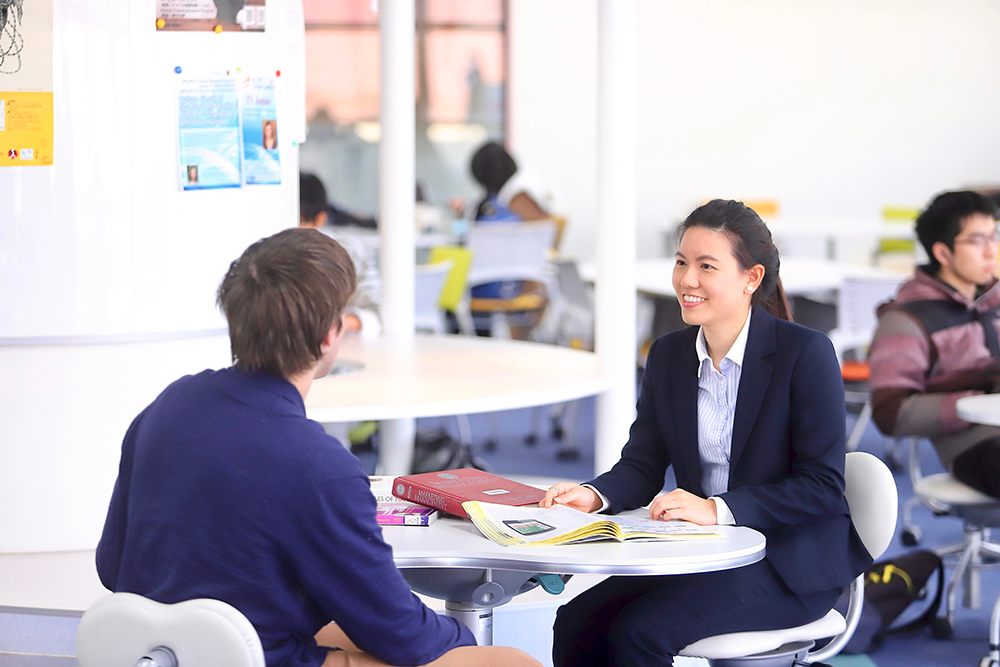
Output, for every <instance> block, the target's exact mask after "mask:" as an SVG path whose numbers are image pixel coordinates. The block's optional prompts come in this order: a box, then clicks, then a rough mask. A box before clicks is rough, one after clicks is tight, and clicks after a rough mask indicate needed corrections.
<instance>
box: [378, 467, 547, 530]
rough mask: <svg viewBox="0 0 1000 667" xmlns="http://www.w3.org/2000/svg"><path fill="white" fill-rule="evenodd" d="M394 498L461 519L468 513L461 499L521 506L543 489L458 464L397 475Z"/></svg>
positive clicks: (533, 500) (534, 502)
mask: <svg viewBox="0 0 1000 667" xmlns="http://www.w3.org/2000/svg"><path fill="white" fill-rule="evenodd" d="M392 494H393V495H394V496H395V499H396V500H397V501H398V500H405V501H407V502H411V503H417V504H419V505H425V506H427V507H433V508H435V509H439V510H441V511H443V512H447V513H449V514H454V515H455V516H460V517H462V518H463V519H467V518H469V514H468V513H467V512H466V511H465V509H463V507H462V503H464V502H466V501H469V500H477V501H482V502H490V503H496V504H501V505H511V506H515V507H523V506H525V505H537V504H538V501H540V500H541V499H542V498H544V497H545V491H543V490H541V489H537V488H535V487H533V486H528V485H527V484H521V483H520V482H515V481H513V480H510V479H507V478H505V477H500V476H498V475H494V474H491V473H488V472H483V471H482V470H476V469H475V468H458V469H455V470H441V471H438V472H425V473H421V474H419V475H404V476H402V477H397V478H396V479H395V481H394V482H393V485H392Z"/></svg>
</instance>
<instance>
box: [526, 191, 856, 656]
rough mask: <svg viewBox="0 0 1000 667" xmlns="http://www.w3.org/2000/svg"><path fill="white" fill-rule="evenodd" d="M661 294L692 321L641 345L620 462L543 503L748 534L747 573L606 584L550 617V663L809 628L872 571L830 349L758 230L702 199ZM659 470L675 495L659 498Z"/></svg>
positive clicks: (731, 208)
mask: <svg viewBox="0 0 1000 667" xmlns="http://www.w3.org/2000/svg"><path fill="white" fill-rule="evenodd" d="M679 233H680V242H679V246H678V248H679V249H678V251H677V259H676V265H675V268H674V275H673V285H674V289H675V290H676V292H677V298H678V301H679V304H680V307H681V312H682V316H683V318H684V321H685V322H686V323H688V324H692V325H696V326H692V327H688V328H686V329H683V330H681V331H677V332H674V333H671V334H668V335H666V336H664V337H662V338H660V339H658V340H657V341H656V342H654V343H653V345H652V347H651V348H650V351H649V356H648V360H647V365H646V370H645V373H644V374H643V378H642V386H641V389H640V393H639V400H638V405H637V416H636V420H635V422H634V423H633V424H632V428H631V431H630V434H629V440H628V443H627V444H626V445H625V448H624V449H623V450H622V458H621V460H620V461H619V462H618V463H617V464H615V466H614V467H613V468H612V469H611V470H610V471H609V472H607V473H605V474H603V475H601V476H600V477H598V478H597V479H595V480H593V481H591V482H589V483H588V484H587V485H584V486H581V485H578V484H567V483H559V484H556V485H555V486H554V487H552V488H551V489H549V491H548V492H547V493H546V496H545V499H544V500H543V501H542V504H543V506H549V505H551V504H552V503H553V502H554V503H558V504H564V505H568V506H571V507H575V508H577V509H581V510H584V511H587V512H595V511H606V512H609V513H612V514H616V513H618V512H621V511H624V510H629V509H634V508H638V507H642V506H643V505H645V504H647V503H650V506H649V514H650V516H651V517H652V518H654V519H663V520H670V519H685V520H687V521H692V522H694V523H698V524H702V525H712V524H736V525H741V526H749V527H751V528H754V529H756V530H759V531H761V532H762V533H763V534H764V535H765V536H766V538H767V556H766V557H765V559H764V560H762V561H759V562H757V563H755V564H753V565H748V566H746V567H741V568H737V569H734V570H725V571H720V572H711V573H705V574H691V575H684V576H650V577H611V578H609V579H607V580H605V581H604V582H602V583H600V584H598V585H597V586H595V587H593V588H591V589H589V590H587V591H585V592H584V593H582V594H581V595H579V596H577V597H576V598H574V599H573V600H571V601H570V602H569V603H568V604H566V605H564V606H563V607H561V608H560V609H559V612H558V614H557V617H556V623H555V638H554V642H553V658H554V662H555V665H556V666H557V667H560V666H569V665H573V666H576V667H579V666H585V665H609V664H614V665H622V666H625V665H631V666H635V667H639V666H643V667H652V666H655V665H671V664H673V656H675V655H677V653H678V652H679V651H680V650H681V649H682V648H684V647H685V646H687V645H688V644H691V643H693V642H695V641H697V640H699V639H703V638H704V637H708V636H712V635H717V634H722V633H729V632H741V631H747V630H767V629H776V628H781V627H789V626H794V625H799V624H803V623H808V622H810V621H813V620H816V619H818V618H820V617H821V616H823V615H824V614H826V613H827V612H828V611H829V610H830V609H831V608H833V605H834V603H835V602H836V600H837V597H838V596H839V595H840V593H841V590H842V589H843V588H844V587H845V586H846V585H848V584H849V583H850V582H851V580H852V579H854V578H855V577H856V576H857V575H858V574H859V573H860V572H861V571H862V570H864V568H865V567H866V566H867V565H868V564H870V563H871V557H870V555H869V554H868V552H867V551H866V550H865V548H864V546H863V545H862V543H861V541H860V539H859V537H858V536H857V534H856V533H855V531H854V527H853V525H852V524H851V519H850V515H849V511H848V507H847V501H846V500H845V498H844V459H845V439H846V434H845V422H844V387H843V382H842V381H841V376H840V367H839V364H838V361H837V357H836V354H835V353H834V350H833V346H832V345H831V343H830V341H829V339H827V338H826V336H824V335H823V334H822V333H820V332H818V331H814V330H812V329H808V328H805V327H802V326H799V325H796V324H793V323H791V322H790V321H789V320H790V318H789V313H788V304H787V302H786V299H785V296H784V292H783V290H782V287H781V281H780V279H779V277H778V267H779V261H778V251H777V249H776V248H775V247H774V244H773V243H772V242H771V235H770V232H769V231H768V230H767V228H766V227H765V226H764V223H763V222H761V220H760V218H759V217H758V216H757V214H756V213H754V212H753V211H752V210H751V209H749V208H747V207H746V206H744V205H743V204H741V203H739V202H734V201H723V200H714V201H712V202H709V203H708V204H705V205H704V206H702V207H700V208H698V209H696V210H695V211H694V212H693V213H691V215H689V216H688V218H687V219H686V220H685V221H684V223H683V224H682V225H681V227H680V230H679ZM670 466H673V469H674V474H675V476H676V479H677V486H678V488H677V489H675V490H673V491H671V492H669V493H666V494H663V495H657V494H658V493H660V491H661V489H662V487H663V480H664V473H665V472H666V470H667V468H668V467H670Z"/></svg>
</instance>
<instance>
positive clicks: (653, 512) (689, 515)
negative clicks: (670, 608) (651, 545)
mask: <svg viewBox="0 0 1000 667" xmlns="http://www.w3.org/2000/svg"><path fill="white" fill-rule="evenodd" d="M649 518H650V519H663V520H664V521H669V520H670V519H683V520H684V521H690V522H691V523H696V524H698V525H699V526H714V525H715V524H716V523H718V520H719V517H718V515H717V513H716V507H715V501H714V500H709V499H707V498H701V497H699V496H696V495H694V494H693V493H688V492H687V491H685V490H684V489H674V490H673V491H671V492H670V493H664V494H663V495H662V496H657V497H656V498H653V502H651V503H650V504H649Z"/></svg>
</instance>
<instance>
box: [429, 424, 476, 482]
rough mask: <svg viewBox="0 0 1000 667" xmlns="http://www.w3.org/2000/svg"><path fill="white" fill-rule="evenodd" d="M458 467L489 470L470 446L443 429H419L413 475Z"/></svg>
mask: <svg viewBox="0 0 1000 667" xmlns="http://www.w3.org/2000/svg"><path fill="white" fill-rule="evenodd" d="M456 468H476V469H477V470H485V471H487V472H488V471H489V466H488V465H487V463H486V462H485V461H483V460H482V459H481V458H479V457H478V456H474V455H473V454H472V450H470V449H469V446H468V445H466V444H465V443H463V442H461V441H460V440H457V439H455V438H453V437H452V436H451V435H450V434H449V433H448V432H447V431H445V430H441V429H435V430H428V431H417V437H416V442H415V443H414V448H413V467H412V470H411V471H410V474H411V475H416V474H419V473H423V472H437V471H438V470H455V469H456Z"/></svg>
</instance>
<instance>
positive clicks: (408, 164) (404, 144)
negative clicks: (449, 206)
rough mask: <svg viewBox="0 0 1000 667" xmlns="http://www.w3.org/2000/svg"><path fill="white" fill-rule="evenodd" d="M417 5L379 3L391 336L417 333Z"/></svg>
mask: <svg viewBox="0 0 1000 667" xmlns="http://www.w3.org/2000/svg"><path fill="white" fill-rule="evenodd" d="M414 29H415V24H414V11H413V2H412V0H382V1H381V3H380V4H379V36H380V40H381V56H382V81H381V106H380V109H379V117H380V120H381V124H382V140H381V142H380V143H379V153H378V161H379V164H378V176H379V268H380V269H381V271H382V328H383V331H384V332H385V334H386V335H387V336H406V337H410V336H412V335H413V281H414V251H413V248H414V243H415V241H416V233H415V225H414V222H413V220H414V215H415V213H414V199H415V197H414V188H415V183H416V175H415V173H414V170H415V166H414V165H415V152H416V149H415V140H414V125H415V118H414V85H413V78H414V74H413V72H414V69H413V68H414V58H413V34H414Z"/></svg>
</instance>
